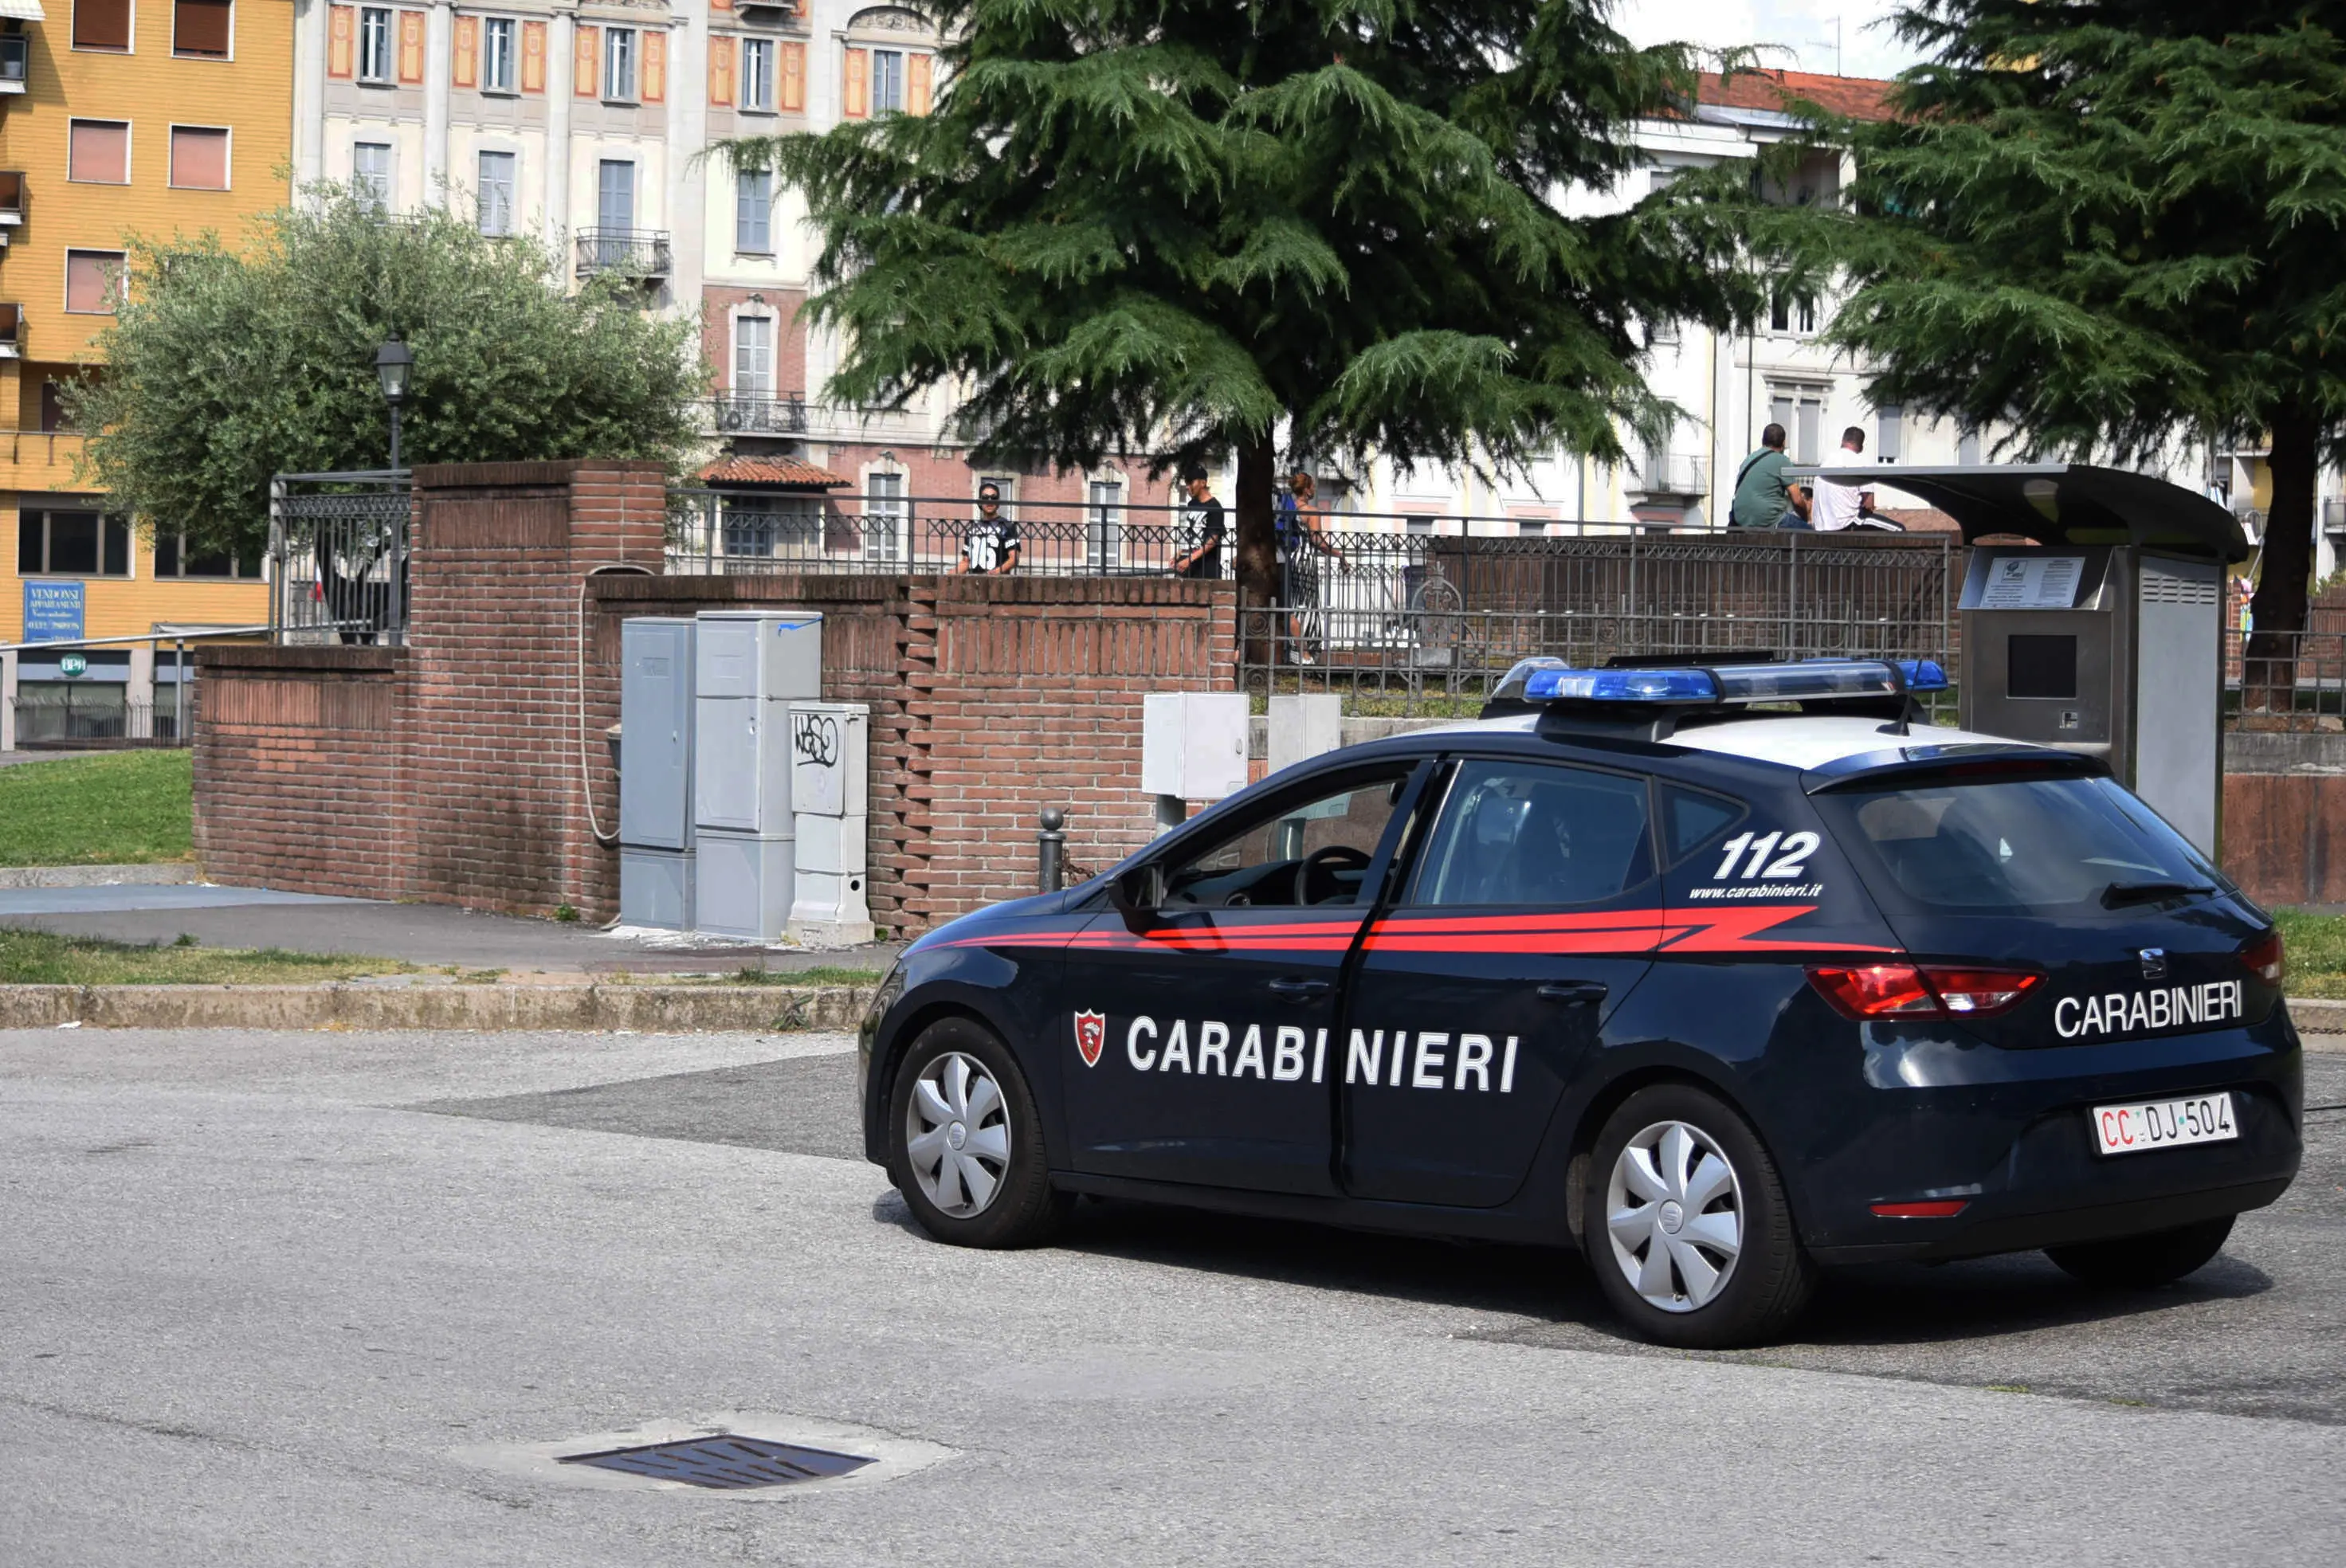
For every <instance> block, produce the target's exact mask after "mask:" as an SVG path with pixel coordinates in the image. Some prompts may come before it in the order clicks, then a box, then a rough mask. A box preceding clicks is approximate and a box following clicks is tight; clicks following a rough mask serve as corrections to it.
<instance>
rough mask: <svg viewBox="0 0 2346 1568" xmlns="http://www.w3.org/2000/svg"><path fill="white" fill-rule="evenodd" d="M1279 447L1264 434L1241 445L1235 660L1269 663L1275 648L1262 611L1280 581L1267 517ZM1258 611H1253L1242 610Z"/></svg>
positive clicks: (1276, 641) (1276, 539)
mask: <svg viewBox="0 0 2346 1568" xmlns="http://www.w3.org/2000/svg"><path fill="white" fill-rule="evenodd" d="M1278 460H1279V453H1278V449H1277V448H1276V447H1274V446H1273V445H1272V443H1271V439H1270V435H1269V434H1268V433H1265V434H1264V435H1263V437H1262V438H1261V439H1260V440H1259V441H1250V442H1248V443H1245V444H1244V445H1242V446H1240V447H1239V488H1238V495H1237V498H1236V499H1237V503H1238V504H1237V513H1238V574H1239V642H1240V643H1241V645H1242V647H1241V650H1240V652H1239V659H1240V660H1241V661H1242V662H1244V663H1247V664H1253V665H1261V666H1264V667H1268V666H1269V665H1270V661H1271V657H1272V652H1273V650H1274V649H1276V648H1277V647H1278V646H1279V636H1278V633H1277V631H1276V630H1274V629H1273V627H1272V626H1271V624H1270V623H1271V621H1272V620H1273V619H1275V618H1276V617H1274V616H1270V615H1269V614H1267V613H1264V610H1265V608H1266V607H1267V606H1270V603H1271V602H1272V600H1273V598H1274V597H1275V596H1276V593H1277V590H1278V585H1279V534H1278V530H1277V528H1276V527H1275V526H1274V525H1273V524H1272V520H1271V504H1270V502H1271V487H1272V484H1273V483H1274V481H1275V478H1276V473H1275V470H1276V469H1277V467H1278ZM1250 609H1252V610H1254V611H1256V613H1255V614H1253V615H1249V614H1247V613H1246V612H1247V611H1248V610H1250Z"/></svg>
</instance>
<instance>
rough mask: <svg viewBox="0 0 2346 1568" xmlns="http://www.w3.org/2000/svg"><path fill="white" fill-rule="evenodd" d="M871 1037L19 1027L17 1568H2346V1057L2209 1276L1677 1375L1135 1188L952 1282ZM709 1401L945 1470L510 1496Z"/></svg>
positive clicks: (1969, 1289)
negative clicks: (1159, 1202) (2289, 1157)
mask: <svg viewBox="0 0 2346 1568" xmlns="http://www.w3.org/2000/svg"><path fill="white" fill-rule="evenodd" d="M845 1044H846V1042H845V1041H844V1040H843V1039H841V1038H839V1037H836V1036H804V1035H801V1036H786V1037H767V1038H756V1037H749V1036H698V1037H669V1038H663V1037H611V1036H596V1037H586V1036H526V1035H520V1036H516V1035H416V1036H404V1037H401V1036H368V1035H357V1034H333V1033H316V1034H293V1035H275V1036H250V1035H237V1034H228V1033H219V1034H203V1033H188V1034H174V1035H161V1034H135V1033H112V1032H99V1031H92V1030H80V1031H44V1032H40V1033H15V1034H0V1431H5V1433H7V1435H8V1441H7V1442H6V1444H5V1453H6V1456H7V1461H8V1472H9V1474H8V1481H7V1484H6V1485H5V1486H0V1561H5V1563H9V1564H11V1565H15V1564H20V1563H21V1564H48V1563H147V1562H164V1561H177V1562H190V1563H302V1564H313V1563H370V1564H372V1563H433V1564H440V1563H500V1564H502V1563H565V1564H606V1563H608V1564H619V1563H627V1564H631V1565H632V1564H647V1563H702V1562H715V1561H725V1562H731V1561H750V1562H790V1563H898V1562H913V1561H918V1562H920V1563H938V1562H948V1561H961V1562H981V1561H982V1562H986V1563H1007V1562H1017V1561H1035V1562H1050V1563H1058V1562H1084V1563H1124V1562H1141V1561H1146V1562H1158V1561H1163V1562H1224V1561H1244V1562H1262V1561H1280V1562H1296V1563H1319V1562H1342V1563H1347V1564H1352V1563H1385V1562H1392V1563H1401V1562H1413V1563H1423V1562H1428V1561H1432V1562H1461V1563H1483V1562H1516V1561H1520V1562H1542V1563H1556V1562H1562V1563H1670V1564H1684V1563H1688V1562H1690V1561H1696V1562H1702V1563H1710V1562H1716V1561H1727V1562H1734V1563H1776V1562H1835V1563H1840V1562H1858V1561H1881V1562H1894V1563H1903V1562H1964V1563H1974V1562H2039V1561H2059V1562H2061V1563H2065V1564H2066V1563H2105V1562H2107V1563H2119V1562H2124V1563H2165V1562H2180V1561H2185V1560H2199V1561H2206V1560H2219V1561H2225V1562H2254V1563H2280V1562H2307V1563H2329V1562H2334V1561H2337V1560H2339V1559H2340V1557H2341V1554H2346V1480H2341V1477H2346V1397H2342V1396H2341V1386H2346V1377H2341V1372H2346V1335H2341V1328H2346V1249H2341V1247H2340V1246H2339V1245H2338V1244H2339V1242H2340V1241H2341V1238H2346V1057H2338V1056H2331V1057H2315V1058H2312V1059H2311V1060H2310V1088H2311V1091H2312V1092H2311V1094H2310V1096H2309V1097H2310V1100H2311V1101H2312V1102H2313V1103H2315V1104H2320V1105H2332V1106H2337V1107H2341V1108H2340V1109H2335V1110H2331V1111H2326V1112H2321V1113H2316V1114H2315V1115H2314V1116H2313V1117H2312V1118H2310V1122H2311V1125H2310V1126H2309V1134H2310V1138H2311V1142H2312V1145H2313V1146H2312V1152H2311V1157H2310V1159H2309V1161H2308V1165H2307V1168H2306V1172H2305V1175H2304V1176H2302V1177H2301V1178H2300V1182H2299V1184H2298V1186H2297V1187H2296V1188H2295V1189H2293V1190H2292V1192H2291V1193H2290V1196H2289V1197H2288V1198H2287V1199H2285V1200H2284V1202H2283V1203H2282V1204H2280V1205H2279V1206H2276V1207H2275V1208H2273V1209H2271V1210H2267V1211H2264V1212H2263V1213H2260V1214H2259V1215H2257V1216H2254V1217H2251V1218H2250V1219H2249V1220H2248V1221H2246V1222H2245V1223H2244V1224H2243V1225H2242V1226H2241V1227H2240V1228H2239V1231H2237V1232H2236V1234H2235V1238H2234V1242H2233V1244H2232V1246H2231V1247H2230V1248H2229V1250H2228V1252H2227V1254H2226V1256H2225V1257H2223V1258H2222V1259H2221V1260H2219V1263H2218V1264H2216V1265H2214V1266H2212V1267H2211V1268H2208V1270H2206V1271H2204V1272H2203V1273H2202V1274H2201V1275H2199V1276H2198V1277H2195V1278H2193V1279H2192V1280H2190V1281H2188V1282H2186V1283H2185V1284H2183V1285H2180V1286H2177V1287H2173V1288H2169V1289H2168V1290H2165V1291H2161V1292H2157V1293H2154V1294H2152V1295H2150V1296H2147V1297H2140V1298H2111V1297H2099V1296H2095V1295H2093V1294H2091V1293H2088V1292H2086V1291H2083V1290H2081V1289H2078V1288H2076V1287H2074V1286H2072V1285H2070V1284H2069V1283H2068V1282H2067V1281H2066V1278H2065V1277H2062V1276H2060V1275H2058V1274H2057V1273H2055V1272H2054V1271H2053V1270H2051V1269H2050V1268H2047V1267H2045V1265H2043V1264H2042V1263H2041V1262H2039V1261H2036V1260H2031V1259H2015V1260H2004V1261H1992V1262H1985V1263H1977V1264H1964V1265H1954V1266H1950V1267H1948V1268H1940V1269H1933V1270H1923V1269H1908V1270H1897V1269H1883V1270H1873V1271H1868V1272H1866V1273H1864V1274H1862V1275H1855V1276H1851V1277H1847V1278H1841V1279H1839V1280H1837V1281H1835V1283H1834V1285H1833V1286H1832V1288H1831V1290H1830V1291H1829V1293H1828V1295H1827V1297H1826V1298H1825V1300H1824V1302H1823V1303H1822V1306H1821V1310H1820V1311H1819V1313H1818V1314H1817V1316H1816V1317H1815V1319H1813V1320H1812V1321H1811V1324H1810V1325H1809V1326H1808V1329H1806V1330H1805V1332H1804V1333H1803V1335H1802V1337H1801V1338H1800V1339H1798V1340H1797V1341H1795V1342H1793V1343H1790V1344H1788V1345H1783V1346H1778V1347H1774V1348H1772V1349H1769V1350H1767V1351H1764V1352H1755V1353H1750V1354H1747V1355H1739V1356H1733V1357H1689V1356H1684V1355H1677V1354H1665V1353H1659V1352H1654V1351H1651V1350H1648V1349H1644V1348H1642V1347H1638V1346H1636V1345H1633V1344H1631V1343H1629V1342H1627V1341H1625V1340H1623V1339H1621V1338H1619V1337H1618V1335H1617V1333H1616V1332H1615V1331H1614V1330H1613V1329H1611V1327H1610V1326H1609V1325H1608V1324H1607V1322H1606V1321H1605V1319H1603V1317H1602V1315H1601V1313H1600V1312H1598V1311H1597V1309H1596V1306H1595V1301H1594V1292H1593V1290H1592V1288H1590V1286H1589V1284H1588V1282H1587V1280H1586V1276H1585V1275H1584V1274H1583V1273H1582V1271H1581V1270H1580V1268H1579V1267H1578V1265H1577V1264H1576V1263H1574V1262H1572V1261H1570V1260H1568V1259H1566V1258H1563V1257H1557V1256H1555V1255H1551V1254H1545V1253H1538V1252H1533V1251H1528V1250H1523V1249H1515V1248H1500V1247H1449V1246H1443V1245H1438V1244H1422V1243H1406V1242H1395V1241H1392V1240H1390V1239H1383V1238H1377V1237H1362V1236H1353V1235H1349V1234H1344V1233H1338V1232H1329V1231H1321V1230H1316V1229H1312V1228H1311V1227H1295V1226H1283V1225H1268V1224H1253V1223H1239V1222H1233V1221H1230V1220H1227V1219H1218V1218H1209V1217H1194V1216H1187V1215H1182V1214H1178V1213H1175V1212H1172V1211H1166V1210H1153V1209H1148V1208H1143V1207H1136V1206H1129V1205H1114V1204H1093V1205H1087V1206H1086V1207H1084V1208H1083V1209H1082V1210H1080V1211H1079V1216H1078V1220H1077V1223H1076V1226H1075V1227H1074V1230H1073V1234H1072V1235H1071V1236H1070V1237H1068V1238H1067V1239H1066V1243H1065V1244H1064V1245H1062V1246H1058V1247H1053V1248H1050V1249H1048V1250H1044V1251H1038V1252H1033V1253H1025V1254H1015V1255H987V1254H976V1253H968V1252H961V1251H955V1250H953V1249H949V1248H943V1247H936V1246H934V1245H933V1244H931V1243H929V1242H927V1241H925V1240H924V1239H923V1238H921V1237H919V1236H918V1235H917V1234H916V1233H915V1232H914V1231H913V1229H912V1227H910V1225H909V1222H908V1221H907V1220H906V1218H905V1217H904V1214H903V1207H902V1205H901V1203H900V1202H899V1201H898V1200H897V1199H896V1198H895V1197H894V1196H893V1195H892V1194H891V1193H890V1192H889V1191H888V1189H887V1186H886V1183H885V1180H884V1178H883V1177H882V1176H881V1175H880V1173H878V1172H877V1171H875V1170H873V1169H872V1167H870V1166H865V1165H863V1164H862V1163H861V1162H860V1161H857V1160H855V1159H853V1158H852V1157H841V1156H842V1155H851V1154H852V1130H850V1129H849V1128H848V1127H847V1125H846V1122H847V1096H848V1058H847V1057H846V1056H844V1055H843V1054H841V1052H842V1051H843V1049H844V1047H845ZM720 1411H764V1412H774V1414H773V1415H772V1416H771V1418H770V1422H780V1423H782V1425H783V1426H788V1424H789V1423H790V1422H798V1423H801V1424H802V1425H803V1426H804V1428H805V1430H807V1431H815V1430H816V1429H818V1428H821V1427H828V1428H829V1429H830V1430H831V1431H849V1432H854V1431H861V1432H862V1436H861V1437H853V1436H849V1437H842V1438H838V1439H835V1440H831V1441H838V1442H839V1445H840V1446H841V1447H842V1448H854V1447H856V1446H857V1444H858V1443H859V1442H861V1443H862V1444H864V1445H865V1446H866V1447H868V1448H869V1449H870V1450H871V1451H882V1450H883V1449H884V1448H885V1446H886V1445H888V1444H890V1443H904V1442H907V1441H913V1442H915V1443H917V1444H922V1445H928V1446H927V1447H926V1448H924V1449H923V1451H924V1452H928V1453H931V1454H936V1453H939V1452H942V1454H943V1457H942V1458H940V1459H938V1461H937V1462H935V1463H934V1464H933V1466H932V1467H931V1468H928V1469H925V1470H918V1471H913V1472H910V1473H904V1474H903V1475H902V1476H901V1477H900V1478H897V1479H886V1478H884V1477H882V1479H876V1480H871V1481H865V1482H857V1481H849V1482H847V1483H832V1487H831V1489H829V1490H818V1491H815V1492H804V1493H800V1494H796V1495H793V1494H792V1492H791V1490H790V1489H787V1488H785V1489H780V1490H779V1491H778V1492H758V1493H725V1492H698V1491H673V1490H671V1491H658V1490H635V1489H631V1487H630V1485H629V1483H627V1482H624V1481H613V1480H612V1479H611V1478H609V1477H601V1478H600V1480H601V1481H602V1484H599V1485H597V1484H590V1482H593V1481H596V1480H597V1476H596V1475H595V1474H593V1473H591V1472H581V1471H578V1470H576V1467H572V1468H571V1469H569V1470H568V1471H565V1468H564V1467H560V1466H552V1465H547V1464H544V1463H542V1462H540V1463H538V1464H537V1467H536V1468H535V1469H531V1468H530V1466H529V1463H527V1462H525V1455H526V1454H529V1453H535V1454H539V1455H541V1456H543V1455H545V1454H551V1453H554V1452H557V1451H559V1452H570V1451H577V1449H576V1447H575V1446H574V1445H577V1444H581V1443H584V1444H586V1446H589V1447H591V1446H594V1445H593V1443H592V1442H591V1441H589V1440H590V1439H592V1438H595V1437H597V1436H606V1437H607V1435H608V1434H610V1433H612V1432H614V1431H620V1430H622V1429H628V1428H635V1427H638V1426H641V1425H643V1424H645V1423H656V1422H661V1421H671V1422H684V1423H690V1422H693V1421H696V1420H704V1419H706V1418H708V1417H709V1416H710V1415H711V1414H712V1413H713V1412H720ZM737 1424H738V1423H737ZM679 1430H681V1429H679ZM745 1430H747V1429H746V1428H745ZM777 1430H780V1429H779V1428H778V1429H777ZM516 1456H524V1457H516Z"/></svg>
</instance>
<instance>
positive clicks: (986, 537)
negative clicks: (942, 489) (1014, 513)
mask: <svg viewBox="0 0 2346 1568" xmlns="http://www.w3.org/2000/svg"><path fill="white" fill-rule="evenodd" d="M1017 569H1018V524H1017V523H1016V522H1015V521H1014V520H1013V519H1011V518H1008V517H1005V516H1004V515H1003V514H1002V486H1000V485H999V484H994V481H992V480H991V479H989V480H987V481H986V482H985V483H984V484H981V485H979V486H978V487H977V521H976V522H974V523H972V524H970V525H969V534H968V536H967V537H965V538H964V539H963V540H962V542H961V564H960V565H956V566H955V567H954V575H955V576H959V575H962V574H963V573H964V572H974V573H976V574H978V575H981V576H987V577H999V576H1002V575H1005V574H1006V573H1009V572H1014V571H1016V570H1017Z"/></svg>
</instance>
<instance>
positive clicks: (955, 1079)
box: [904, 1051, 1010, 1219]
mask: <svg viewBox="0 0 2346 1568" xmlns="http://www.w3.org/2000/svg"><path fill="white" fill-rule="evenodd" d="M904 1154H905V1157H906V1160H907V1162H908V1163H909V1164H910V1165H911V1166H912V1167H913V1180H914V1181H916V1182H918V1183H920V1184H921V1196H923V1197H925V1198H927V1199H928V1200H929V1201H930V1202H931V1203H933V1204H934V1205H936V1206H937V1207H938V1209H939V1210H940V1211H942V1212H943V1213H945V1214H949V1215H952V1216H953V1217H954V1218H955V1219H968V1218H971V1217H974V1216H976V1215H980V1214H984V1212H985V1206H986V1205H988V1204H990V1203H992V1202H993V1201H994V1193H995V1192H996V1191H997V1190H999V1188H1000V1187H1001V1186H1002V1173H1003V1171H1004V1170H1005V1169H1006V1168H1007V1167H1008V1166H1009V1164H1010V1107H1009V1106H1008V1105H1005V1103H1004V1101H1003V1097H1002V1086H1001V1085H1000V1084H996V1083H995V1082H994V1075H993V1074H990V1073H988V1072H987V1071H986V1070H985V1067H984V1064H982V1063H980V1062H979V1061H978V1060H977V1059H976V1058H975V1057H973V1056H964V1055H963V1054H961V1053H960V1052H958V1051H948V1052H946V1053H945V1054H943V1055H942V1056H940V1057H938V1058H937V1059H936V1060H935V1061H933V1062H932V1063H930V1064H928V1065H927V1066H925V1067H923V1068H922V1069H921V1075H920V1076H919V1077H918V1078H916V1079H914V1080H913V1100H912V1104H911V1105H909V1106H908V1107H906V1109H905V1112H904Z"/></svg>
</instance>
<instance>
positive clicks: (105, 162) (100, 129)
mask: <svg viewBox="0 0 2346 1568" xmlns="http://www.w3.org/2000/svg"><path fill="white" fill-rule="evenodd" d="M66 178H67V179H72V180H79V181H82V182H83V183H85V184H93V185H128V184H129V183H130V122H129V121H128V120H73V121H70V122H68V123H67V125H66Z"/></svg>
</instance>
